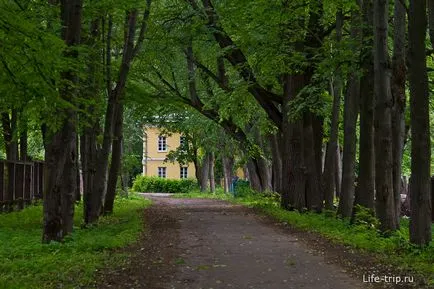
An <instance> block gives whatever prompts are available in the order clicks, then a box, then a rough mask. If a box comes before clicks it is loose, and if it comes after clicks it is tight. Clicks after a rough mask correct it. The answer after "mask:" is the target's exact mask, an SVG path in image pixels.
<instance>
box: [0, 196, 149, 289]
mask: <svg viewBox="0 0 434 289" xmlns="http://www.w3.org/2000/svg"><path fill="white" fill-rule="evenodd" d="M149 204H150V201H148V200H145V199H144V198H141V197H137V196H133V197H130V198H128V199H117V200H116V202H115V209H114V214H113V215H112V216H107V217H103V218H101V220H100V221H99V222H98V224H96V225H94V226H92V227H89V228H80V224H81V223H82V220H83V208H82V206H81V205H78V206H77V207H76V214H75V218H74V224H75V226H76V227H75V228H74V233H73V234H71V235H70V236H68V237H67V239H66V240H65V242H64V243H62V244H60V243H51V244H41V234H42V231H41V228H42V206H34V207H29V208H27V209H25V210H23V211H20V212H14V213H10V214H3V215H0V244H1V246H0V260H1V263H0V288H26V289H27V288H77V287H79V286H83V285H89V284H91V283H92V281H93V278H94V273H95V271H96V270H97V269H98V268H101V267H103V266H110V265H114V264H116V263H118V262H120V261H121V260H123V259H124V258H125V257H126V256H124V255H121V254H120V253H114V254H113V251H112V250H110V249H115V248H120V247H124V246H126V245H128V244H130V243H132V242H134V241H135V240H137V238H138V236H139V233H140V231H141V230H142V228H143V226H142V225H143V224H142V218H141V210H140V209H142V208H145V207H146V206H148V205H149Z"/></svg>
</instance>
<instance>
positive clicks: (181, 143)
mask: <svg viewBox="0 0 434 289" xmlns="http://www.w3.org/2000/svg"><path fill="white" fill-rule="evenodd" d="M186 143H187V139H186V138H185V136H181V137H180V138H179V145H180V146H181V147H184V146H185V145H186Z"/></svg>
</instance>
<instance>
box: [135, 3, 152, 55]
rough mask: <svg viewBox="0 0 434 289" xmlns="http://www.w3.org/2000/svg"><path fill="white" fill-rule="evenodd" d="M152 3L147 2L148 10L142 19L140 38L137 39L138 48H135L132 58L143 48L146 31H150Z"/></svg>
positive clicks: (146, 9)
mask: <svg viewBox="0 0 434 289" xmlns="http://www.w3.org/2000/svg"><path fill="white" fill-rule="evenodd" d="M151 3H152V1H151V0H146V8H145V11H144V12H143V18H142V26H141V27H140V32H139V38H138V39H137V42H136V46H135V47H134V50H133V55H132V57H136V56H137V54H138V53H139V52H140V49H141V48H142V46H143V41H144V39H145V33H146V30H147V29H148V20H149V15H150V13H151Z"/></svg>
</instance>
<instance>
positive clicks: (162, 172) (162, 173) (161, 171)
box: [157, 167, 167, 179]
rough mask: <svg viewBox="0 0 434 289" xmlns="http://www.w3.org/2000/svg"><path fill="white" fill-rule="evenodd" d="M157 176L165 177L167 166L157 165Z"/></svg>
mask: <svg viewBox="0 0 434 289" xmlns="http://www.w3.org/2000/svg"><path fill="white" fill-rule="evenodd" d="M157 174H158V177H159V178H163V179H165V178H167V168H166V167H158V171H157Z"/></svg>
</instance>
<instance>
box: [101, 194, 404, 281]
mask: <svg viewBox="0 0 434 289" xmlns="http://www.w3.org/2000/svg"><path fill="white" fill-rule="evenodd" d="M150 198H151V199H152V200H153V203H154V204H153V206H151V208H149V209H147V210H146V211H145V216H144V217H145V222H146V224H147V230H146V233H145V235H144V236H142V239H141V242H139V243H138V244H136V245H135V246H132V247H131V248H129V250H130V251H131V252H132V253H133V256H134V257H133V258H131V260H130V261H129V263H128V264H125V265H124V266H121V267H122V268H118V269H115V270H113V271H107V272H104V273H103V274H102V275H101V276H100V282H99V283H100V285H98V288H147V289H171V288H174V289H223V288H236V289H249V288H252V289H286V288H315V289H316V288H318V289H326V288H330V289H332V288H333V289H352V288H371V287H370V284H368V283H364V282H363V278H362V277H361V276H362V275H363V274H364V272H370V271H366V270H370V269H368V268H370V267H369V266H370V263H369V260H368V261H367V260H364V261H363V260H362V261H360V262H361V263H360V266H359V265H358V264H357V262H356V264H354V263H352V262H349V261H348V259H344V261H343V260H342V258H340V257H337V255H340V254H341V251H342V248H340V247H333V246H331V248H330V250H328V249H327V250H326V252H324V250H322V249H318V248H316V247H317V246H315V245H312V244H314V243H315V242H316V240H314V239H315V237H313V238H312V236H311V237H309V235H306V236H304V235H303V234H297V233H295V234H292V233H291V232H289V230H288V229H285V228H282V226H279V225H276V224H273V222H272V221H270V219H269V218H267V217H263V216H259V215H257V214H255V213H254V212H252V210H249V209H246V208H244V207H242V206H238V205H233V204H229V203H227V202H223V201H217V200H207V199H175V198H170V197H168V196H159V195H153V196H150ZM306 238H307V239H309V238H310V240H307V239H306ZM312 241H315V242H312ZM315 244H316V243H315ZM329 246H330V245H329ZM328 251H330V252H328ZM353 255H354V254H353ZM353 258H354V256H353ZM362 259H363V258H362ZM365 259H366V258H365ZM347 261H348V262H347ZM345 264H346V265H345ZM372 270H373V269H372ZM383 285H384V284H383ZM392 287H393V286H392ZM397 288H405V287H397Z"/></svg>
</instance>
